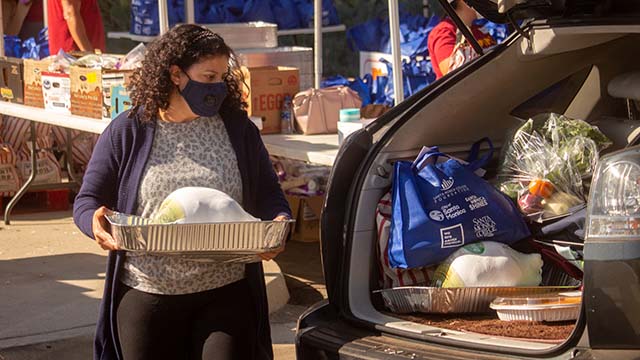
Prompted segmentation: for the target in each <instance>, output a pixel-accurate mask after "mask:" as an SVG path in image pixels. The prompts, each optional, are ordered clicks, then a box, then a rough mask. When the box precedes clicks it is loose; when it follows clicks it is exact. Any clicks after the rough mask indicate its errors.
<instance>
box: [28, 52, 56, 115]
mask: <svg viewBox="0 0 640 360" xmlns="http://www.w3.org/2000/svg"><path fill="white" fill-rule="evenodd" d="M49 64H51V59H45V60H34V59H24V104H25V105H28V106H33V107H37V108H41V109H44V95H43V93H42V73H43V72H47V71H48V68H49Z"/></svg>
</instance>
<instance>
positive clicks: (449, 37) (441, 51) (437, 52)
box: [427, 0, 496, 79]
mask: <svg viewBox="0 0 640 360" xmlns="http://www.w3.org/2000/svg"><path fill="white" fill-rule="evenodd" d="M449 3H450V4H451V6H452V7H453V8H454V9H455V11H456V14H458V16H459V17H460V19H461V20H462V21H463V22H464V24H465V25H466V26H467V27H468V28H470V29H471V32H472V34H473V36H474V37H475V38H476V40H477V41H478V43H479V44H480V46H482V47H483V48H486V47H490V46H493V45H495V44H496V42H495V40H494V39H493V38H492V37H491V35H489V34H485V33H483V32H482V31H480V29H479V28H478V27H477V26H473V21H474V20H476V19H477V18H478V13H477V12H476V11H475V10H474V9H473V8H471V7H470V6H469V5H467V4H466V3H465V2H464V1H463V0H449ZM457 33H458V27H457V26H456V24H455V23H454V22H453V20H451V19H450V18H445V19H444V20H442V21H441V22H440V23H439V24H438V25H436V27H434V28H433V30H431V33H429V38H428V39H427V46H428V48H429V56H430V57H431V63H432V64H433V70H434V71H435V73H436V79H439V78H441V77H443V76H444V75H446V74H447V73H448V72H449V71H451V69H452V66H453V63H454V61H455V60H454V50H455V49H456V45H457V44H458V39H459V37H458V34H457Z"/></svg>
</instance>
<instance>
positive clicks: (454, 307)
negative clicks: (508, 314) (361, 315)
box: [374, 286, 575, 314]
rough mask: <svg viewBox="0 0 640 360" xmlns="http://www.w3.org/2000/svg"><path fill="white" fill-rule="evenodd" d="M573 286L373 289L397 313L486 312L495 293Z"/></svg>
mask: <svg viewBox="0 0 640 360" xmlns="http://www.w3.org/2000/svg"><path fill="white" fill-rule="evenodd" d="M574 289H575V287H572V286H534V287H467V288H436V287H424V286H405V287H396V288H391V289H384V290H376V291H374V293H379V294H381V295H382V299H383V300H384V303H385V305H386V307H387V308H389V310H391V311H392V312H394V313H397V314H408V313H414V312H420V313H430V314H434V313H435V314H450V313H460V314H468V313H487V312H490V311H491V309H490V308H489V304H490V303H491V302H492V301H493V300H494V299H495V298H497V297H505V296H517V295H534V294H546V293H553V292H559V291H570V290H574Z"/></svg>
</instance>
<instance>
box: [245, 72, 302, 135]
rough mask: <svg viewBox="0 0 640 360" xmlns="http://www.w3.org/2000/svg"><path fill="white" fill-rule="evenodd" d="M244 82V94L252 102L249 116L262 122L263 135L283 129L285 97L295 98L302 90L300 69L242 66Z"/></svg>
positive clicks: (248, 101) (249, 102)
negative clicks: (281, 115)
mask: <svg viewBox="0 0 640 360" xmlns="http://www.w3.org/2000/svg"><path fill="white" fill-rule="evenodd" d="M242 70H243V73H244V76H245V83H246V85H248V86H249V88H247V87H246V86H243V89H244V91H243V93H244V96H245V98H246V100H247V103H248V104H249V108H248V109H247V111H248V113H249V116H259V117H261V118H262V121H263V125H262V126H263V128H262V131H261V132H262V133H263V134H274V133H279V132H280V111H281V110H282V103H283V101H284V98H285V96H287V95H288V96H291V98H292V99H293V97H294V96H295V95H296V94H297V93H298V91H299V90H300V77H299V74H298V69H296V68H291V67H284V66H264V67H252V68H246V67H243V68H242Z"/></svg>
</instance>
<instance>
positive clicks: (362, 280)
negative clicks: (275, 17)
mask: <svg viewBox="0 0 640 360" xmlns="http://www.w3.org/2000/svg"><path fill="white" fill-rule="evenodd" d="M531 35H532V36H531V40H526V39H523V38H522V37H519V36H514V37H512V38H510V40H507V43H506V44H505V45H506V46H505V47H503V48H499V49H497V50H495V51H494V52H493V53H489V54H488V55H487V56H485V57H484V58H481V59H480V60H479V61H476V62H475V63H473V64H470V66H468V68H467V69H464V70H461V71H460V73H458V74H457V75H454V76H452V77H451V78H450V79H449V80H448V81H444V82H442V83H438V85H435V86H434V88H435V89H432V94H429V93H428V92H427V93H426V95H425V96H424V98H423V99H421V100H419V101H417V102H416V104H415V105H414V106H413V108H411V109H409V110H408V111H407V112H406V113H405V114H404V115H403V116H400V117H399V118H397V119H395V120H393V122H392V123H390V124H389V125H388V126H385V127H384V128H383V130H381V131H380V132H378V133H377V134H375V135H374V139H375V141H377V143H376V145H375V146H374V149H375V150H376V151H375V152H374V153H372V154H371V155H370V157H369V158H368V159H367V160H365V163H364V164H365V165H364V166H365V168H364V169H363V170H362V171H363V172H362V173H361V175H360V177H359V178H357V179H356V181H355V182H354V183H355V184H356V186H360V187H359V188H356V195H355V199H356V204H357V205H355V206H354V208H355V210H354V211H355V213H354V214H352V217H351V218H350V222H348V226H350V227H349V228H348V230H349V233H350V236H351V237H350V255H349V258H348V260H347V263H346V264H345V268H346V270H348V271H346V272H345V273H347V274H348V275H346V277H347V281H348V284H347V285H346V286H345V289H347V290H346V291H347V294H346V298H347V299H348V305H349V311H350V315H351V316H353V317H354V318H355V319H358V320H359V321H364V322H366V323H369V324H371V325H372V326H374V327H375V328H377V329H380V330H383V331H386V332H391V333H395V334H398V335H401V336H405V337H409V338H414V339H418V340H422V341H433V342H441V341H449V342H450V344H455V345H456V346H462V347H471V348H478V349H483V348H484V349H489V348H491V349H493V351H500V352H503V353H514V354H534V353H535V354H536V355H541V354H543V353H551V352H553V351H557V350H558V349H560V347H562V346H564V345H568V344H569V343H572V344H574V345H575V344H576V343H577V342H578V340H579V339H580V337H581V336H582V333H583V331H584V328H583V327H584V326H583V325H580V326H576V325H577V324H582V322H581V321H580V319H578V320H577V321H564V322H554V323H546V322H503V321H501V320H498V318H497V316H496V314H495V312H488V313H484V314H428V313H419V312H413V313H399V312H397V311H393V309H390V308H389V307H388V306H386V305H385V302H384V301H383V300H382V298H381V296H380V294H379V293H377V292H376V291H377V290H380V289H383V288H385V287H387V286H388V285H385V284H384V282H383V281H382V282H381V272H382V270H381V269H380V263H379V256H380V254H379V253H380V251H379V250H378V241H379V235H380V234H379V228H378V226H377V225H378V224H377V222H376V209H377V205H378V203H379V201H380V199H381V198H382V197H383V196H384V195H385V194H386V193H388V191H389V189H390V186H391V183H392V175H391V174H392V172H393V171H392V170H393V163H394V162H395V161H397V160H412V159H414V158H415V157H416V155H417V154H418V152H419V151H420V149H421V148H422V147H423V146H436V145H437V146H439V147H440V150H441V151H442V152H444V153H448V154H451V155H454V156H456V157H459V158H463V159H464V158H466V157H467V155H468V153H467V152H468V149H469V148H470V147H471V145H472V144H473V143H474V142H475V141H477V140H478V139H480V138H483V137H489V138H490V139H492V141H493V143H494V145H495V147H496V149H495V150H496V151H495V154H496V156H495V157H494V161H493V162H492V163H491V164H492V165H491V166H490V167H489V168H488V169H487V170H488V173H487V175H486V176H485V178H488V180H489V181H491V180H492V178H493V177H495V175H496V171H497V169H496V167H497V166H498V159H497V155H498V154H499V153H500V148H501V147H502V144H504V143H505V141H506V140H507V137H508V134H509V132H510V131H513V130H514V129H516V128H518V127H519V126H520V125H522V121H524V120H526V119H528V118H529V117H532V116H535V115H537V114H541V113H550V112H552V113H558V114H564V115H566V116H568V117H570V118H574V119H582V120H585V121H587V122H589V123H591V124H594V125H597V126H598V127H599V128H600V130H601V131H602V132H603V133H605V135H607V136H608V137H609V138H610V139H611V140H612V141H613V145H612V146H611V147H609V148H608V149H607V151H612V150H618V149H621V148H623V147H625V146H627V145H628V141H629V140H628V139H629V135H630V134H631V133H632V132H633V130H634V129H635V128H637V127H638V125H640V121H639V122H638V124H637V125H636V124H635V123H634V122H633V121H631V122H630V121H629V120H627V118H628V108H627V105H628V102H627V101H625V100H624V99H620V98H614V97H612V96H610V95H609V94H608V91H607V86H608V84H609V82H610V81H611V80H612V79H613V78H614V77H615V76H617V75H621V74H624V73H628V72H632V71H638V70H640V62H638V61H637V59H638V58H640V45H639V44H640V26H638V25H624V26H622V25H621V26H587V25H586V26H572V27H562V26H559V27H553V26H547V25H544V26H536V25H535V24H534V26H533V27H532V32H531ZM439 87H441V88H439ZM436 94H437V96H435V95H436ZM586 192H588V189H586V190H585V194H586ZM426 276H427V277H428V275H426ZM545 276H546V277H545ZM543 285H571V286H577V287H578V288H579V287H580V285H581V282H580V281H579V280H577V279H575V278H572V277H570V276H567V274H566V273H562V271H561V270H560V271H559V270H558V269H551V268H549V267H546V269H544V271H543ZM426 286H429V284H426ZM580 316H581V317H582V316H584V314H583V313H581V315H580Z"/></svg>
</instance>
